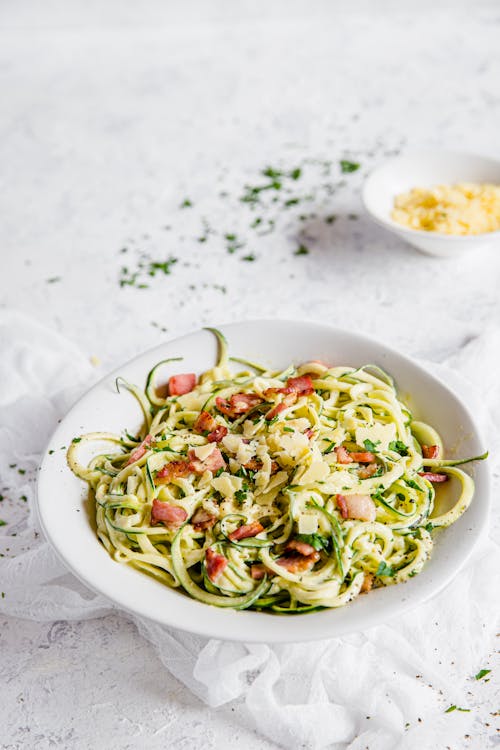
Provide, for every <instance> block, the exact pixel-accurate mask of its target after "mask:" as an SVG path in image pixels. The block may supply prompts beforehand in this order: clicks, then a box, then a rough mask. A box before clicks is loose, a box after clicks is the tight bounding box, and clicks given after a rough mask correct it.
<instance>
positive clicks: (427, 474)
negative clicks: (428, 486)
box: [418, 471, 448, 483]
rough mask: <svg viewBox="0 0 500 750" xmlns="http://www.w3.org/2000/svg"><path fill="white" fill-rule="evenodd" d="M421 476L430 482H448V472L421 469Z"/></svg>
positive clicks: (419, 473)
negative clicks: (437, 472) (438, 472)
mask: <svg viewBox="0 0 500 750" xmlns="http://www.w3.org/2000/svg"><path fill="white" fill-rule="evenodd" d="M418 475H419V477H423V478H424V479H427V481H428V482H434V483H436V482H447V481H448V474H434V472H432V471H419V472H418Z"/></svg>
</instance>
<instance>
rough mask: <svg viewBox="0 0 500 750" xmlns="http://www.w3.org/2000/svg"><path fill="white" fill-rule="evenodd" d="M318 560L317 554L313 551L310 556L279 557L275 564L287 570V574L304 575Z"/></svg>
mask: <svg viewBox="0 0 500 750" xmlns="http://www.w3.org/2000/svg"><path fill="white" fill-rule="evenodd" d="M318 560H319V552H316V550H314V554H312V555H307V556H304V555H289V556H287V557H280V558H279V559H278V560H276V562H277V563H278V565H281V567H282V568H285V570H288V572H289V573H304V572H305V571H306V570H311V568H313V567H314V565H315V563H317V562H318Z"/></svg>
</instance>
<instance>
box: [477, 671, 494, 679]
mask: <svg viewBox="0 0 500 750" xmlns="http://www.w3.org/2000/svg"><path fill="white" fill-rule="evenodd" d="M490 672H491V669H480V670H479V672H478V673H477V674H476V675H474V679H475V680H482V679H483V677H486V675H487V674H489V673H490Z"/></svg>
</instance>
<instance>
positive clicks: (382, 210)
mask: <svg viewBox="0 0 500 750" xmlns="http://www.w3.org/2000/svg"><path fill="white" fill-rule="evenodd" d="M457 182H476V183H485V182H490V183H494V184H496V185H500V161H497V160H496V159H490V158H489V157H486V156H477V155H475V154H468V153H464V152H461V151H446V150H444V149H440V148H428V149H418V150H412V151H408V152H406V153H404V154H402V155H401V156H396V157H394V158H393V159H389V161H386V162H384V164H381V165H380V166H379V167H377V168H376V169H375V170H374V171H373V172H372V173H371V174H370V176H369V177H368V178H367V179H366V181H365V184H364V186H363V194H362V199H363V204H364V207H365V209H366V210H367V212H368V213H369V214H370V216H371V217H372V219H373V220H374V221H376V222H377V224H380V225H381V226H383V227H385V228H386V229H388V230H389V231H391V232H394V233H395V234H397V235H399V236H400V237H401V238H402V239H404V240H406V242H408V243H409V244H410V245H413V246H414V247H416V248H418V250H421V251H422V252H424V253H427V254H428V255H436V256H440V257H443V258H453V257H456V256H457V255H459V254H462V253H464V252H466V251H471V250H481V249H483V248H485V247H490V246H493V245H500V231H497V232H485V233H484V234H475V235H465V236H457V235H449V234H439V233H437V232H425V231H423V230H418V229H409V228H407V227H404V226H402V225H401V224H398V223H397V222H395V221H394V220H393V219H392V218H391V213H392V210H393V208H394V198H395V197H396V196H397V195H399V194H400V193H405V192H407V191H409V190H411V189H412V188H414V187H424V188H425V187H428V188H430V187H433V186H434V185H453V184H456V183H457Z"/></svg>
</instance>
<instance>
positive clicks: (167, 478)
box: [155, 461, 191, 484]
mask: <svg viewBox="0 0 500 750" xmlns="http://www.w3.org/2000/svg"><path fill="white" fill-rule="evenodd" d="M190 473H191V467H190V465H189V461H170V462H169V463H168V464H165V466H163V467H162V468H161V469H160V471H159V472H158V473H157V474H156V476H155V484H170V482H171V481H172V479H178V478H179V477H187V475H188V474H190Z"/></svg>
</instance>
